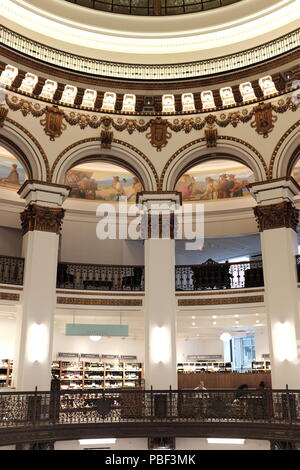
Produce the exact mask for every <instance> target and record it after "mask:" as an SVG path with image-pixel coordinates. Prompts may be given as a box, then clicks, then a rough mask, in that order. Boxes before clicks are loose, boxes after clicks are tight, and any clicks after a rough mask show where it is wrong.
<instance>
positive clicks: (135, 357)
mask: <svg viewBox="0 0 300 470" xmlns="http://www.w3.org/2000/svg"><path fill="white" fill-rule="evenodd" d="M121 359H123V360H124V361H136V360H137V356H121Z"/></svg>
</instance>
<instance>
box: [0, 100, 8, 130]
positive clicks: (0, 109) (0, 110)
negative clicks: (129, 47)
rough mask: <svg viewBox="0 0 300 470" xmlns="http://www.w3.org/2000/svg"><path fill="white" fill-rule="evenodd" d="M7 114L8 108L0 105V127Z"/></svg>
mask: <svg viewBox="0 0 300 470" xmlns="http://www.w3.org/2000/svg"><path fill="white" fill-rule="evenodd" d="M7 114H8V109H7V108H5V107H4V106H3V105H0V127H3V125H4V121H5V119H6V117H7Z"/></svg>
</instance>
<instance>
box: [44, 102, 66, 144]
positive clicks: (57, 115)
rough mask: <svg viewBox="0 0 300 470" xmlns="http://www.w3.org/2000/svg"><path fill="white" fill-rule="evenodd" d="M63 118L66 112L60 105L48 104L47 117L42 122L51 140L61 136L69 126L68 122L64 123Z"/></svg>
mask: <svg viewBox="0 0 300 470" xmlns="http://www.w3.org/2000/svg"><path fill="white" fill-rule="evenodd" d="M63 118H64V112H63V111H61V110H60V109H59V108H58V106H46V113H45V117H44V119H41V121H40V122H41V124H42V126H43V127H44V131H45V133H46V135H49V136H50V140H55V137H60V136H61V134H62V132H63V131H64V130H65V129H66V128H67V126H66V124H64V123H63Z"/></svg>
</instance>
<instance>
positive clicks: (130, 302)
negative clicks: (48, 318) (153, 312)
mask: <svg viewBox="0 0 300 470" xmlns="http://www.w3.org/2000/svg"><path fill="white" fill-rule="evenodd" d="M57 303H58V304H69V305H107V306H110V305H111V306H120V307H121V306H122V307H142V306H143V300H142V299H126V300H125V299H82V298H81V299H80V298H77V297H57Z"/></svg>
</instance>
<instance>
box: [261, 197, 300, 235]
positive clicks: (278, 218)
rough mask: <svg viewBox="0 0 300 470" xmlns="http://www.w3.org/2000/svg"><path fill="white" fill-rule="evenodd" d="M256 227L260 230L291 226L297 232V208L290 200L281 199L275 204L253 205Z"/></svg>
mask: <svg viewBox="0 0 300 470" xmlns="http://www.w3.org/2000/svg"><path fill="white" fill-rule="evenodd" d="M253 210H254V215H255V217H256V221H257V225H258V229H259V231H260V232H263V231H264V230H271V229H275V228H282V227H286V228H291V229H293V230H294V231H295V232H297V226H298V221H299V210H298V209H296V208H295V207H294V205H293V203H292V202H290V201H282V202H279V203H277V204H268V205H265V206H263V205H260V206H256V207H254V209H253Z"/></svg>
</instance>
